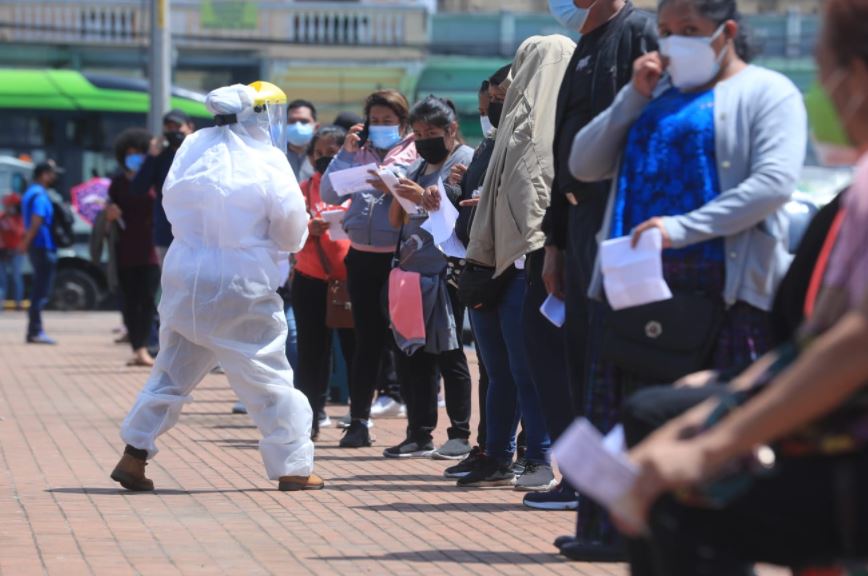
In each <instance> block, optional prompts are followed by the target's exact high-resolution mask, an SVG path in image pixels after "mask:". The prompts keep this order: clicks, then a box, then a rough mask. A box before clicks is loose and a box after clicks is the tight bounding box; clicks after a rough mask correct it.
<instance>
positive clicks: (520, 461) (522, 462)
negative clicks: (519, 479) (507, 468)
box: [512, 456, 527, 476]
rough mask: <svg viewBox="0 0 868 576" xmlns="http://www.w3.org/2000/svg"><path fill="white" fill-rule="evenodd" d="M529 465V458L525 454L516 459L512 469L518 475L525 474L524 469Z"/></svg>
mask: <svg viewBox="0 0 868 576" xmlns="http://www.w3.org/2000/svg"><path fill="white" fill-rule="evenodd" d="M526 467H527V460H526V459H525V458H524V456H520V457H518V458H516V459H515V463H514V464H513V465H512V471H513V472H515V475H516V476H521V475H522V474H524V469H525V468H526Z"/></svg>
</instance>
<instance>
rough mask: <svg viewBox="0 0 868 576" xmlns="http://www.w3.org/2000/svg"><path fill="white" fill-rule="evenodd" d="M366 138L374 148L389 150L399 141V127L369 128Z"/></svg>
mask: <svg viewBox="0 0 868 576" xmlns="http://www.w3.org/2000/svg"><path fill="white" fill-rule="evenodd" d="M368 138H370V140H371V144H373V145H374V148H379V149H380V150H390V149H391V148H392V147H393V146H394V145H395V144H397V143H398V142H400V141H401V127H400V126H370V127H369V128H368Z"/></svg>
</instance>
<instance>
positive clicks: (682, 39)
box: [660, 24, 726, 90]
mask: <svg viewBox="0 0 868 576" xmlns="http://www.w3.org/2000/svg"><path fill="white" fill-rule="evenodd" d="M723 27H724V25H723V24H721V25H720V28H718V29H717V32H715V33H714V34H713V35H712V36H700V37H694V36H669V37H668V38H661V39H660V54H662V55H663V56H666V57H667V58H668V59H669V66H668V67H667V68H666V71H667V72H668V73H669V77H670V78H671V79H672V84H674V85H675V87H676V88H678V89H679V90H693V89H694V88H698V87H700V86H704V85H705V84H708V83H709V82H711V80H712V79H713V78H714V77H715V76H717V74H718V72H720V63H721V62H722V61H723V57H724V56H725V55H726V50H725V49H724V50H721V52H720V54H715V53H714V48H712V47H711V43H712V42H714V41H715V39H717V37H718V36H720V35H721V34H722V33H723Z"/></svg>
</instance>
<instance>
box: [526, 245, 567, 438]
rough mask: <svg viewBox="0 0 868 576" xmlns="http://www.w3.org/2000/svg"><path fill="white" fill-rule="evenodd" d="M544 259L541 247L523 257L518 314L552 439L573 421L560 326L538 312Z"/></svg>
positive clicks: (542, 294)
mask: <svg viewBox="0 0 868 576" xmlns="http://www.w3.org/2000/svg"><path fill="white" fill-rule="evenodd" d="M544 260H545V251H544V250H537V251H536V252H532V253H530V254H528V256H527V262H526V269H527V292H525V295H524V312H523V314H522V316H523V320H524V343H525V348H526V349H527V355H528V362H529V364H530V369H531V373H532V376H533V383H534V385H535V386H536V389H537V393H538V394H539V399H540V403H541V405H542V409H543V416H545V419H546V428H548V431H549V436H551V439H552V441H555V440H557V439H558V438H560V436H561V434H563V433H564V431H565V430H566V429H567V427H568V426H569V425H570V424H571V423H572V422H573V419H574V418H575V417H576V412H575V408H574V403H573V395H572V391H571V389H570V380H569V376H568V374H569V372H568V370H567V356H566V355H565V354H564V350H565V346H566V339H565V334H564V329H563V328H558V327H557V326H555V325H554V324H552V323H551V322H549V321H548V319H546V317H545V316H543V315H542V314H541V313H540V311H539V309H540V306H542V304H543V302H545V300H546V298H548V292H547V291H546V287H545V284H544V283H543V279H542V268H543V262H544Z"/></svg>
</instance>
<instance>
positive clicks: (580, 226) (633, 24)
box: [524, 0, 657, 559]
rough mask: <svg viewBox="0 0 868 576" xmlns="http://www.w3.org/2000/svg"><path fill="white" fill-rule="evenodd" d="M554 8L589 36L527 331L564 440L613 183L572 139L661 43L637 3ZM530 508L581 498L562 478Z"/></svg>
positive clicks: (565, 104)
mask: <svg viewBox="0 0 868 576" xmlns="http://www.w3.org/2000/svg"><path fill="white" fill-rule="evenodd" d="M549 9H550V12H551V14H552V15H553V16H554V17H555V18H556V19H557V20H558V21H559V22H560V23H561V24H562V25H563V26H564V27H565V28H567V29H569V30H571V31H574V32H579V33H580V34H581V38H580V39H579V43H578V45H577V46H576V50H575V52H574V53H573V58H572V61H571V62H570V65H569V67H568V68H567V70H566V72H565V74H564V76H563V78H561V79H559V82H560V90H559V92H558V97H557V105H556V108H555V126H556V128H555V135H554V138H553V141H552V143H551V145H552V146H553V151H554V181H553V183H552V195H551V204H550V205H549V206H548V208H547V209H546V214H545V218H544V220H543V230H544V232H545V233H546V247H545V250H544V251H542V252H540V253H537V254H534V255H532V257H531V258H530V260H529V262H528V271H529V274H530V278H531V282H530V286H529V287H530V292H529V295H528V306H527V309H528V311H529V317H528V320H529V322H531V323H532V324H533V327H532V328H530V329H529V330H528V347H529V350H530V353H531V355H532V356H533V359H534V360H533V362H532V366H533V367H534V368H535V369H537V370H538V372H539V373H538V375H537V378H536V380H537V381H538V382H540V391H539V393H540V399H541V401H542V403H543V409H544V411H545V414H546V421H547V422H548V424H549V432H550V433H551V434H552V436H553V439H557V438H558V437H560V435H561V434H562V433H563V432H564V431H565V430H566V428H567V426H569V424H570V423H571V422H572V420H573V418H574V417H575V415H576V414H583V413H584V405H583V404H584V398H585V394H584V389H585V380H586V377H587V376H586V369H585V354H584V353H583V352H577V351H584V350H585V349H586V348H587V342H588V324H589V318H588V299H587V287H588V283H589V282H590V276H591V270H592V269H593V260H594V255H595V253H596V239H595V234H596V231H597V230H598V229H599V226H600V222H601V221H602V215H603V209H604V207H605V197H606V191H607V189H608V183H607V182H589V183H582V182H578V181H577V180H576V179H575V178H573V177H572V176H571V175H570V173H569V167H568V162H569V155H570V147H571V145H572V141H573V137H574V136H575V135H576V134H577V133H578V132H579V131H580V130H581V129H582V128H583V127H584V126H585V125H587V124H588V122H590V121H591V120H592V119H593V118H594V117H595V116H596V115H598V114H599V113H601V112H602V111H604V110H605V109H606V108H608V107H609V105H610V104H611V103H612V101H613V100H614V98H615V94H617V92H618V90H620V88H621V87H623V86H624V85H626V84H627V83H628V82H629V81H630V77H631V74H632V70H633V62H634V60H636V58H638V57H640V56H642V55H643V54H645V53H647V52H649V51H651V50H655V49H656V48H657V35H656V26H655V24H654V18H653V16H652V15H650V14H648V13H647V12H644V11H641V10H638V9H636V8H635V6H634V5H633V3H632V2H630V1H629V0H626V1H625V0H575V1H574V0H550V1H549ZM550 294H551V295H554V296H556V297H558V298H560V299H561V300H564V304H565V307H566V322H565V325H564V327H563V328H556V327H554V326H553V325H552V324H550V323H549V322H548V321H547V320H546V319H545V318H543V317H542V316H541V315H540V314H538V313H536V310H538V309H539V306H540V305H541V304H542V303H543V301H544V300H545V299H546V298H547V297H548V296H549V295H550ZM561 350H564V351H565V352H564V353H561V352H560V351H561ZM524 504H525V505H526V506H529V507H532V508H535V509H540V510H563V509H575V508H576V507H577V506H578V505H579V502H578V497H577V495H576V492H575V490H574V489H573V488H572V486H570V485H569V483H567V482H561V483H560V484H559V485H558V486H557V487H555V488H554V489H553V490H551V491H549V492H547V493H542V494H528V495H527V497H526V498H525V500H524ZM588 506H589V507H590V506H592V503H589V504H588ZM580 531H581V530H580ZM571 544H572V550H571V551H570V552H566V551H565V554H567V553H569V554H571V557H573V558H577V559H582V555H583V551H582V548H581V546H582V545H584V544H583V543H581V542H579V543H574V542H573V543H571ZM585 544H589V542H586V543H585ZM595 550H596V547H594V546H590V549H589V553H590V555H589V556H588V557H587V559H593V557H594V556H593V552H594V551H595Z"/></svg>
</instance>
